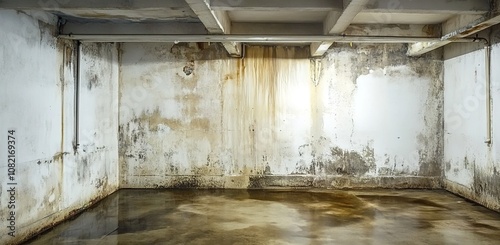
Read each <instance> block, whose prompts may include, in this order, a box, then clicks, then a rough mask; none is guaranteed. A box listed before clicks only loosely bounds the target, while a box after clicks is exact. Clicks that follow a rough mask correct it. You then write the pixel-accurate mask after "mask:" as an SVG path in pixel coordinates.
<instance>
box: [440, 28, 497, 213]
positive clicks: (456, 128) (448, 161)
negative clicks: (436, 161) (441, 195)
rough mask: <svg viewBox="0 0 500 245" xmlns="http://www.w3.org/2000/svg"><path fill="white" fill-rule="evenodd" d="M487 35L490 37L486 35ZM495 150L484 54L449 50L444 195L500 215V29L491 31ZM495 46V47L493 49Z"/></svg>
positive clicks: (459, 46)
mask: <svg viewBox="0 0 500 245" xmlns="http://www.w3.org/2000/svg"><path fill="white" fill-rule="evenodd" d="M487 35H488V33H487ZM491 39H492V41H493V43H494V44H493V45H492V51H491V101H490V104H491V106H492V112H491V115H492V116H491V125H492V126H491V127H492V139H493V141H492V144H490V145H488V144H486V143H485V140H486V138H487V134H486V127H487V126H486V122H487V116H486V103H487V102H486V75H485V74H486V71H485V64H486V62H485V51H484V49H479V50H477V51H470V49H471V45H473V44H453V45H450V46H447V47H446V49H445V56H446V59H445V61H444V78H445V79H444V80H445V89H444V90H445V95H444V99H445V106H444V112H445V136H444V140H445V141H444V177H445V187H446V189H448V190H450V191H452V192H454V193H457V194H460V195H462V196H465V197H467V198H469V199H471V200H474V201H476V202H478V203H481V204H483V205H485V206H487V207H489V208H492V209H495V210H500V70H499V69H498V67H500V44H498V42H499V41H500V28H499V27H496V28H494V29H493V30H492V31H491ZM495 43H496V44H495Z"/></svg>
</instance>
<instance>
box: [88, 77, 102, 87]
mask: <svg viewBox="0 0 500 245" xmlns="http://www.w3.org/2000/svg"><path fill="white" fill-rule="evenodd" d="M98 86H100V81H99V77H98V76H97V74H94V75H93V76H90V79H89V82H88V83H87V89H88V90H92V88H95V87H98Z"/></svg>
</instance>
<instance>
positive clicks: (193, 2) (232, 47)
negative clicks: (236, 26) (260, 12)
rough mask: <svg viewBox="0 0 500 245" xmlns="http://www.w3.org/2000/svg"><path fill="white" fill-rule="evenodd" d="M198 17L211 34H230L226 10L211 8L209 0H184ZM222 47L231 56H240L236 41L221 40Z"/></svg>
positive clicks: (229, 22) (240, 46)
mask: <svg viewBox="0 0 500 245" xmlns="http://www.w3.org/2000/svg"><path fill="white" fill-rule="evenodd" d="M185 1H186V3H187V4H188V5H189V6H190V7H191V9H192V10H193V11H194V12H195V14H196V15H198V18H199V19H200V20H201V22H202V23H203V24H204V25H205V27H206V28H207V30H208V32H210V33H212V34H230V33H231V20H230V19H229V17H228V15H227V12H226V11H221V10H213V9H211V8H210V3H209V2H210V1H209V0H185ZM222 45H224V48H225V49H226V50H227V52H228V53H229V55H231V56H232V57H241V54H242V45H241V43H237V42H223V43H222Z"/></svg>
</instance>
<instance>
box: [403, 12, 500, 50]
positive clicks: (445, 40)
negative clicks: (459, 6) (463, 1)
mask: <svg viewBox="0 0 500 245" xmlns="http://www.w3.org/2000/svg"><path fill="white" fill-rule="evenodd" d="M498 23H500V15H499V14H498V13H496V14H494V15H492V14H486V15H482V16H480V15H479V16H478V15H472V16H457V17H455V18H452V19H450V20H448V21H447V22H445V23H444V24H443V26H442V29H443V33H446V34H445V35H443V36H442V37H441V40H440V41H434V42H418V43H414V44H412V45H410V46H409V47H408V52H407V54H408V56H420V55H423V54H425V53H428V52H430V51H432V50H435V49H438V48H440V47H443V46H445V45H447V44H449V43H451V42H453V41H455V40H457V39H461V38H464V37H467V36H470V35H472V34H475V33H477V32H480V31H482V30H485V29H487V28H489V27H491V26H493V25H496V24H498Z"/></svg>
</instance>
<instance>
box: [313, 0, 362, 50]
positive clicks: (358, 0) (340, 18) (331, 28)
mask: <svg viewBox="0 0 500 245" xmlns="http://www.w3.org/2000/svg"><path fill="white" fill-rule="evenodd" d="M368 2H369V0H345V1H344V10H343V11H342V12H339V11H331V12H330V13H329V14H328V16H327V17H326V19H325V21H324V23H323V28H324V33H325V34H327V35H338V34H341V33H342V32H344V31H345V30H346V29H347V27H348V26H349V25H350V24H351V22H352V20H353V19H354V17H356V15H358V13H359V12H361V10H363V8H364V7H365V5H366V4H367V3H368ZM332 44H333V43H331V42H322V43H319V44H318V43H313V44H311V46H310V49H311V56H313V57H315V56H322V55H324V54H325V52H326V51H327V50H328V48H329V47H330V46H331V45H332Z"/></svg>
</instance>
